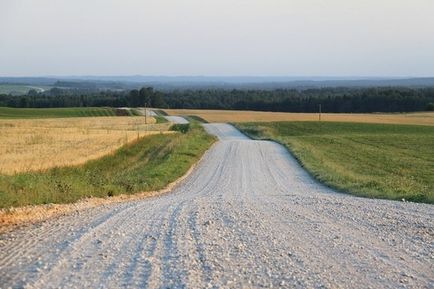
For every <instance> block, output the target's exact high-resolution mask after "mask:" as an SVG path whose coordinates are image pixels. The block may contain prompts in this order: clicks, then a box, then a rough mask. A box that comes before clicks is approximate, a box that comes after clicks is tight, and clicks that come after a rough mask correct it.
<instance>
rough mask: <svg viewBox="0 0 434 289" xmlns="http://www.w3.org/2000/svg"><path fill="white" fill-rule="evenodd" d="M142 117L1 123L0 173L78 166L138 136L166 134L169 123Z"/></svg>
mask: <svg viewBox="0 0 434 289" xmlns="http://www.w3.org/2000/svg"><path fill="white" fill-rule="evenodd" d="M149 122H151V123H150V124H147V125H145V124H144V118H143V117H95V118H64V119H35V120H24V119H23V120H0V132H1V133H0V173H2V174H14V173H17V172H23V171H34V170H41V169H47V168H51V167H56V166H65V165H78V164H82V163H84V162H86V161H88V160H90V159H96V158H99V157H101V156H104V155H106V154H108V153H110V152H113V151H114V150H116V149H118V148H119V147H120V146H122V145H124V144H126V143H128V142H130V141H133V140H135V139H137V138H138V137H141V136H145V135H151V134H156V133H162V132H163V133H167V130H168V126H169V125H168V124H155V119H153V118H149Z"/></svg>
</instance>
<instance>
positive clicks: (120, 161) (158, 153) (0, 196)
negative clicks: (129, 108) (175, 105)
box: [0, 124, 214, 208]
mask: <svg viewBox="0 0 434 289" xmlns="http://www.w3.org/2000/svg"><path fill="white" fill-rule="evenodd" d="M213 142H214V138H213V137H211V136H209V135H208V134H207V133H206V132H205V131H204V130H203V129H202V127H200V126H199V125H197V124H192V125H191V128H190V130H189V131H188V132H186V133H185V134H181V133H179V134H161V135H155V136H149V137H144V138H141V139H139V140H138V141H136V142H134V143H130V144H128V145H125V146H123V147H122V148H120V149H119V150H118V151H116V152H115V153H114V154H112V155H108V156H105V157H102V158H100V159H98V160H94V161H89V162H87V163H85V164H84V165H81V166H75V167H63V168H53V169H49V170H47V171H44V172H33V173H31V172H29V173H20V174H16V175H12V176H7V175H0V208H8V207H19V206H24V205H35V204H47V203H71V202H74V201H77V200H79V199H81V198H85V197H91V196H93V197H106V196H114V195H119V194H134V193H137V192H143V191H153V190H159V189H162V188H164V187H165V186H166V185H168V184H169V183H171V182H173V181H175V180H176V179H178V178H179V177H181V176H182V175H183V174H185V173H186V172H187V171H188V169H189V168H190V167H191V166H192V165H193V164H194V163H195V162H197V161H198V160H199V159H200V157H201V156H202V155H203V153H204V152H205V151H206V150H207V149H208V148H209V146H210V145H211V144H212V143H213Z"/></svg>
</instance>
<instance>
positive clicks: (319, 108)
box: [318, 104, 321, 121]
mask: <svg viewBox="0 0 434 289" xmlns="http://www.w3.org/2000/svg"><path fill="white" fill-rule="evenodd" d="M318 110H319V115H318V117H319V121H321V104H320V105H319V107H318Z"/></svg>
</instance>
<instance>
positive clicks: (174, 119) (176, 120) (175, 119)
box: [164, 115, 188, 124]
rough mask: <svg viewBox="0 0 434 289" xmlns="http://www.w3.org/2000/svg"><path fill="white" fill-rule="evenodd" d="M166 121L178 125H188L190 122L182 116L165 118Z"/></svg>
mask: <svg viewBox="0 0 434 289" xmlns="http://www.w3.org/2000/svg"><path fill="white" fill-rule="evenodd" d="M164 118H165V119H167V120H168V121H170V122H173V123H178V124H187V123H188V120H186V119H185V118H183V117H181V116H173V115H172V116H168V115H167V116H164Z"/></svg>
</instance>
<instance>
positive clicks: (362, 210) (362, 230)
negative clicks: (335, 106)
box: [0, 124, 434, 288]
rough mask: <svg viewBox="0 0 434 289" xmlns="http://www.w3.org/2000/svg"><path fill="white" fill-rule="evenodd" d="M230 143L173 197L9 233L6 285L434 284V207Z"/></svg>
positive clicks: (227, 131) (3, 249) (229, 136)
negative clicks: (368, 192) (336, 187)
mask: <svg viewBox="0 0 434 289" xmlns="http://www.w3.org/2000/svg"><path fill="white" fill-rule="evenodd" d="M205 127H206V129H207V130H208V131H209V132H210V133H213V134H216V135H217V136H218V137H219V138H220V141H219V142H218V143H216V144H215V145H214V146H213V147H212V148H211V149H210V150H209V151H208V152H207V153H206V155H205V156H204V158H203V159H202V161H201V162H200V163H199V165H198V166H197V168H196V169H195V170H194V172H193V173H192V174H191V175H190V176H189V177H188V178H186V179H185V180H184V181H183V182H182V183H181V184H180V185H179V186H178V187H177V188H175V189H174V190H173V192H172V193H170V194H166V195H162V196H159V197H154V198H149V199H144V200H140V201H134V202H127V203H121V204H111V205H105V206H103V207H99V208H96V209H91V210H86V211H82V212H80V213H75V214H74V215H69V216H66V217H61V218H57V219H54V220H50V221H47V222H45V223H42V224H39V225H33V226H30V227H26V228H22V229H18V230H15V231H14V232H12V233H8V234H4V235H1V236H0V287H1V288H9V287H12V288H23V287H24V288H271V287H279V288H434V224H433V220H434V206H432V205H426V204H414V203H404V202H395V201H385V200H370V199H363V198H357V197H352V196H349V195H345V194H339V193H336V192H333V191H332V190H330V189H328V188H326V187H324V186H322V185H320V184H318V183H317V182H315V181H314V180H312V178H311V177H310V176H309V175H308V174H307V173H306V172H305V171H304V170H303V169H302V168H300V166H299V165H298V164H297V162H296V161H295V160H294V159H293V158H292V157H291V156H290V155H289V154H288V152H287V151H286V150H285V149H284V148H283V147H282V146H280V145H278V144H276V143H273V142H268V141H253V140H249V139H247V138H246V137H245V136H244V135H242V134H241V133H239V132H238V131H237V130H236V129H235V128H233V127H232V126H230V125H226V124H207V125H205Z"/></svg>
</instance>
